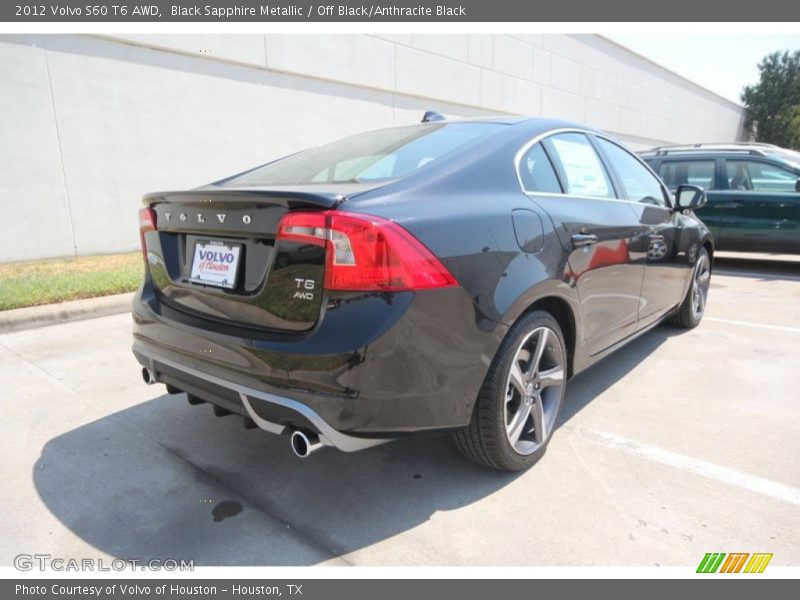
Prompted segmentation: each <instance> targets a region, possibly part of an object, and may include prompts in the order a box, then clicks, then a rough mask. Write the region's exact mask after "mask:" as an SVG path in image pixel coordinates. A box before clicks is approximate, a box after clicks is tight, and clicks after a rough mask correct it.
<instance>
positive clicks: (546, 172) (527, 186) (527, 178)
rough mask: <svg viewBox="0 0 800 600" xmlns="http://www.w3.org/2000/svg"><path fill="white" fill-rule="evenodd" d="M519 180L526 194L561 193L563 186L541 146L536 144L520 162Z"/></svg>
mask: <svg viewBox="0 0 800 600" xmlns="http://www.w3.org/2000/svg"><path fill="white" fill-rule="evenodd" d="M519 178H520V180H521V181H522V187H523V189H524V190H525V191H526V192H549V193H552V194H560V193H561V184H560V183H559V182H558V177H556V172H555V169H553V165H552V164H550V159H549V158H547V154H545V151H544V148H542V145H541V144H534V145H533V146H531V148H530V149H529V150H528V151H527V152H526V153H525V154H524V156H523V157H522V159H521V160H520V161H519Z"/></svg>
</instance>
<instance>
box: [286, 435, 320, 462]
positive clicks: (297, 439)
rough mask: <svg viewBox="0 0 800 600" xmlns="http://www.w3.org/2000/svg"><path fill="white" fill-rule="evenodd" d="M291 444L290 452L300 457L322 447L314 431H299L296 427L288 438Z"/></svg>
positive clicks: (304, 456)
mask: <svg viewBox="0 0 800 600" xmlns="http://www.w3.org/2000/svg"><path fill="white" fill-rule="evenodd" d="M290 441H291V444H292V452H294V453H295V454H296V455H297V456H299V457H300V458H306V457H307V456H308V455H309V454H311V453H312V452H316V451H317V450H319V449H320V448H322V442H321V441H320V439H319V436H318V435H317V434H316V433H311V432H310V431H307V432H306V431H300V430H299V429H296V430H295V431H293V432H292V437H291V438H290Z"/></svg>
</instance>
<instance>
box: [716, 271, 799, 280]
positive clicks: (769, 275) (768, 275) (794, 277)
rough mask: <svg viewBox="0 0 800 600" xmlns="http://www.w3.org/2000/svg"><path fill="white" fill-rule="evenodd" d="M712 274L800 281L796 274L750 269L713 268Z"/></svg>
mask: <svg viewBox="0 0 800 600" xmlns="http://www.w3.org/2000/svg"><path fill="white" fill-rule="evenodd" d="M714 275H716V276H718V277H725V276H728V277H752V278H753V279H762V280H767V281H775V280H778V279H785V280H787V281H800V276H798V275H776V274H774V273H754V272H752V271H730V270H728V269H725V268H720V269H715V270H714Z"/></svg>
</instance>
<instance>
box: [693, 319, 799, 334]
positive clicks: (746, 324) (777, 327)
mask: <svg viewBox="0 0 800 600" xmlns="http://www.w3.org/2000/svg"><path fill="white" fill-rule="evenodd" d="M706 321H713V322H714V323H727V324H728V325H742V326H743V327H756V328H759V329H771V330H773V331H786V332H788V333H800V327H787V326H785V325H768V324H767V323H753V322H752V321H736V320H734V319H718V318H716V317H706Z"/></svg>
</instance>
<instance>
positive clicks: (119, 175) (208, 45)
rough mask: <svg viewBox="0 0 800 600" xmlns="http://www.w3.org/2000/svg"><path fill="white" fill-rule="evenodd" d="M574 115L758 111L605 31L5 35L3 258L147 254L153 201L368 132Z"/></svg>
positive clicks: (659, 136) (618, 119)
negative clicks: (141, 234) (427, 119)
mask: <svg viewBox="0 0 800 600" xmlns="http://www.w3.org/2000/svg"><path fill="white" fill-rule="evenodd" d="M428 109H433V110H438V111H440V112H442V113H444V114H446V115H448V116H454V117H456V116H474V115H484V114H492V113H495V114H496V113H513V114H528V115H543V116H552V117H563V118H567V119H573V120H577V121H582V122H585V123H588V124H591V125H593V126H596V127H600V128H602V129H605V130H607V131H608V132H610V133H612V134H614V135H617V136H619V137H620V138H622V139H623V140H625V141H627V142H628V143H629V144H630V145H631V146H632V147H634V148H637V149H638V148H644V147H649V146H652V145H655V144H663V143H671V142H693V141H730V140H736V139H740V136H741V125H742V116H743V114H742V109H741V108H740V107H739V106H737V105H736V104H734V103H731V102H729V101H727V100H725V99H723V98H721V97H719V96H717V95H715V94H713V93H711V92H709V91H707V90H705V89H703V88H701V87H699V86H697V85H695V84H693V83H690V82H688V81H687V80H685V79H683V78H681V77H679V76H677V75H675V74H674V73H671V72H670V71H667V70H666V69H663V68H662V67H660V66H658V65H656V64H654V63H652V62H650V61H648V60H646V59H644V58H642V57H640V56H638V55H636V54H634V53H632V52H630V51H628V50H627V49H625V48H623V47H621V46H618V45H616V44H614V43H613V42H611V41H609V40H607V39H605V38H603V37H600V36H594V35H520V36H508V35H466V34H465V35H386V36H371V35H273V34H269V35H256V34H253V35H249V34H248V35H116V36H104V37H96V36H80V35H2V36H0V142H2V143H0V164H2V165H3V168H4V177H2V178H0V207H2V211H3V219H2V220H0V239H2V240H4V242H6V243H4V244H3V245H2V251H1V252H0V262H3V261H16V260H28V259H36V258H44V257H51V256H72V255H84V254H95V253H109V252H118V251H127V250H134V249H136V248H137V247H138V230H137V222H136V211H137V208H138V207H139V202H140V198H141V196H142V194H144V193H146V192H149V191H155V190H163V189H181V188H189V187H194V186H197V185H201V184H204V183H207V182H209V181H213V180H215V179H218V178H221V177H223V176H226V175H230V174H232V173H235V172H238V171H241V170H244V169H246V168H248V167H251V166H254V165H256V164H260V163H263V162H266V161H268V160H270V159H273V158H277V157H279V156H281V155H284V154H287V153H289V152H293V151H296V150H299V149H302V148H305V147H309V146H313V145H317V144H320V143H324V142H327V141H331V140H334V139H336V138H338V137H341V136H344V135H347V134H350V133H353V132H355V131H361V130H368V129H374V128H378V127H386V126H392V125H399V124H407V123H414V122H417V121H419V119H420V117H421V115H422V113H423V112H424V111H425V110H428Z"/></svg>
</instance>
